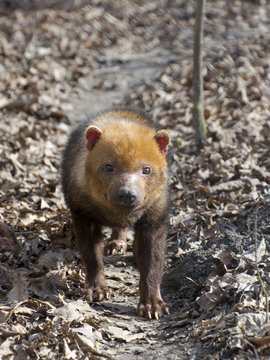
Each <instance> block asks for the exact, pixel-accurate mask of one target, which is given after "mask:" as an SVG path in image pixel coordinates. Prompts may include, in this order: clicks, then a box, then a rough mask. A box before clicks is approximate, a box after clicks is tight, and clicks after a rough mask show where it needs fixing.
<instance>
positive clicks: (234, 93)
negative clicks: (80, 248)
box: [0, 0, 270, 360]
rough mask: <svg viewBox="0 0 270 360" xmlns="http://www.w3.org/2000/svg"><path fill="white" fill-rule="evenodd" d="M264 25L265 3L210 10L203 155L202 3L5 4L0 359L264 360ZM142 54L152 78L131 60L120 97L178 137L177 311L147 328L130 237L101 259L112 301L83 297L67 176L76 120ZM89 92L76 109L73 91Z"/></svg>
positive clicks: (217, 5)
mask: <svg viewBox="0 0 270 360" xmlns="http://www.w3.org/2000/svg"><path fill="white" fill-rule="evenodd" d="M269 19H270V4H269V2H267V1H263V0H261V1H239V0H237V1H221V0H220V1H215V2H212V1H209V2H208V3H207V8H206V19H205V57H204V61H205V68H204V81H205V84H204V87H205V89H204V91H205V117H206V121H207V126H208V142H207V144H206V146H205V147H204V149H203V150H202V151H201V152H200V153H198V152H197V149H196V147H195V146H194V132H193V129H192V118H191V110H192V103H191V81H192V31H193V25H194V8H193V3H192V2H188V1H184V0H179V1H162V0H158V1H143V0H138V1H135V2H130V1H118V0H117V1H113V2H112V1H109V0H106V1H102V2H99V1H91V2H86V1H82V0H70V1H60V0H59V1H48V0H47V1H42V2H41V1H38V0H36V1H27V0H23V1H20V2H19V1H15V0H14V1H12V0H6V1H3V2H1V4H0V111H1V120H0V213H1V215H0V216H1V218H0V220H2V222H1V223H0V258H1V265H0V299H1V304H0V323H1V324H0V357H1V358H2V359H16V360H23V359H32V358H34V359H94V358H104V359H106V358H112V359H116V358H117V359H126V358H127V357H128V358H130V359H137V358H141V357H142V356H143V358H144V359H156V358H161V359H185V358H186V359H192V358H198V359H199V358H202V359H203V358H205V359H219V358H222V359H226V358H228V359H229V358H230V359H232V358H233V359H244V358H247V357H250V358H261V359H263V358H265V359H267V358H268V356H269V355H267V354H269V350H270V319H269V315H268V312H267V308H268V307H269V303H268V295H267V294H269V286H270V277H269V270H270V255H269V250H270V248H269V243H270V209H269V200H270V108H269V103H270V90H269V89H270V32H269V26H270V21H269ZM149 54H150V55H149ZM149 59H150V60H149ZM133 61H136V66H137V67H136V68H135V67H134V69H133V70H134V74H135V72H136V76H137V74H138V72H139V71H138V69H139V70H140V69H144V64H145V63H146V62H147V63H148V65H149V61H150V65H149V68H151V61H152V62H153V65H152V68H154V71H156V76H155V79H154V80H153V78H151V79H150V80H149V78H147V76H148V74H149V73H148V72H147V71H146V72H145V73H143V74H144V75H143V77H144V78H142V79H140V81H139V83H138V81H137V82H136V79H133V80H132V71H133V70H132V67H131V70H130V71H129V73H128V76H129V78H128V79H129V82H128V88H127V87H124V86H122V87H121V89H125V91H124V92H123V91H122V95H121V96H122V97H121V99H120V98H119V99H118V101H117V102H120V101H121V103H122V104H127V105H133V106H134V105H135V106H138V107H141V108H143V109H145V110H146V111H147V112H149V113H150V114H151V116H152V117H153V118H154V120H155V121H156V122H158V123H159V124H160V125H161V126H162V127H166V128H167V129H169V131H170V133H171V136H172V138H173V146H172V149H171V188H172V212H171V228H170V234H169V236H168V254H167V266H166V271H165V276H164V284H163V293H164V296H165V299H166V300H167V302H168V304H169V305H170V307H171V315H169V316H167V317H163V318H162V319H160V320H159V321H151V322H149V321H146V320H143V319H139V318H137V317H136V315H135V305H136V302H137V297H138V285H137V284H138V273H137V270H136V269H135V268H134V266H133V262H132V256H131V247H130V246H129V247H128V252H127V253H126V254H125V255H115V256H106V257H105V263H106V267H107V275H108V283H109V286H110V288H111V289H112V297H111V301H108V302H105V303H100V304H95V305H92V304H91V305H90V304H88V303H87V302H86V301H84V300H83V292H82V286H83V278H84V274H83V271H82V270H81V264H80V261H79V256H78V253H77V251H76V247H75V246H74V241H73V238H72V229H71V225H70V220H69V216H68V212H67V211H66V207H65V204H64V202H63V196H62V193H61V187H60V183H59V178H60V176H59V162H60V157H61V150H62V148H63V145H64V143H65V141H66V139H67V136H68V133H69V131H70V127H71V126H72V124H73V119H74V117H76V116H75V115H74V114H75V113H76V114H78V113H82V114H81V115H82V116H84V115H85V114H84V112H85V109H86V108H87V107H88V103H89V107H88V113H91V111H92V108H95V104H94V103H92V104H91V98H92V97H94V94H96V93H98V94H100V99H99V101H98V103H100V106H101V107H107V106H108V105H110V103H108V97H106V96H107V94H112V93H113V92H114V91H115V92H116V91H117V92H118V93H119V94H120V93H121V91H120V92H119V83H120V82H122V83H123V84H124V83H125V76H127V75H126V74H127V73H125V74H123V76H122V77H121V69H123V68H126V66H128V65H130V64H133ZM157 63H159V67H157V68H156V65H157ZM155 69H157V70H155ZM113 71H115V72H116V73H117V75H115V73H113V76H112V72H113ZM136 76H135V77H136ZM121 89H120V90H121ZM86 94H89V95H87V96H89V99H88V100H87V102H86V106H85V107H84V110H82V109H81V108H80V107H79V108H78V107H77V102H76V101H75V100H76V99H77V97H78V96H85V98H86ZM95 99H96V98H95ZM112 99H113V100H112V101H111V102H115V98H112ZM95 102H96V100H95ZM5 224H7V225H8V226H7V225H5ZM14 231H15V234H16V236H15V234H14ZM142 354H143V355H142Z"/></svg>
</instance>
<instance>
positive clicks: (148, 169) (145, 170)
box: [142, 166, 152, 175]
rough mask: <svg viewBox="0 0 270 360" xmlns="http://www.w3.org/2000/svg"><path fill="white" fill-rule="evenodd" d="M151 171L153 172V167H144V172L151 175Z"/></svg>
mask: <svg viewBox="0 0 270 360" xmlns="http://www.w3.org/2000/svg"><path fill="white" fill-rule="evenodd" d="M151 172H152V169H151V168H150V167H149V166H145V167H144V168H143V169H142V173H143V174H144V175H149V174H151Z"/></svg>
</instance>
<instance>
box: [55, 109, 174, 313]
mask: <svg viewBox="0 0 270 360" xmlns="http://www.w3.org/2000/svg"><path fill="white" fill-rule="evenodd" d="M168 144H169V135H168V133H167V132H166V131H165V130H156V129H155V127H154V125H153V124H152V123H151V121H150V120H149V119H147V117H146V116H145V115H144V114H143V113H141V112H140V111H134V110H129V109H125V108H119V109H112V110H108V111H105V112H103V113H100V114H98V115H97V116H96V117H94V118H93V119H92V120H90V121H88V122H87V123H84V124H81V125H79V126H78V128H77V129H75V130H74V131H73V132H72V133H71V135H70V138H69V141H68V143H67V145H66V148H65V150H64V153H63V162H62V183H63V192H64V196H65V200H66V203H67V205H68V207H69V208H70V210H71V215H72V221H73V227H74V233H75V237H76V241H77V244H78V248H79V252H80V256H81V260H82V262H83V264H84V266H85V276H86V280H85V289H86V293H87V297H88V299H89V300H90V301H99V300H102V299H108V296H109V291H108V288H107V286H106V281H105V277H104V264H103V259H102V256H103V248H104V244H103V236H102V233H101V229H102V226H110V227H111V228H112V236H111V239H110V242H109V245H108V248H107V249H108V252H111V253H113V252H114V251H115V250H116V249H120V250H121V249H123V250H125V249H126V243H125V240H126V233H127V229H128V228H129V227H133V228H134V244H133V253H134V256H135V261H136V263H137V266H138V268H139V271H140V300H139V305H138V308H137V313H138V314H139V315H140V316H144V317H146V318H149V319H151V318H152V317H154V318H159V317H160V316H161V315H162V314H163V313H168V308H167V306H166V304H165V303H164V301H163V300H162V297H161V294H160V283H161V278H162V273H163V266H164V257H165V255H164V254H165V241H166V233H167V225H168V198H169V196H168V175H167V162H166V152H167V147H168Z"/></svg>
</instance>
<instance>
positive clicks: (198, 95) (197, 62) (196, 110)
mask: <svg viewBox="0 0 270 360" xmlns="http://www.w3.org/2000/svg"><path fill="white" fill-rule="evenodd" d="M196 2H197V4H196V21H195V29H194V50H193V125H194V129H195V135H196V142H197V145H198V146H199V147H202V146H203V143H204V141H205V140H206V133H207V130H206V124H205V119H204V108H203V78H202V51H203V22H204V9H205V2H206V0H196Z"/></svg>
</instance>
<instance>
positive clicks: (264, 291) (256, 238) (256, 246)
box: [254, 203, 269, 323]
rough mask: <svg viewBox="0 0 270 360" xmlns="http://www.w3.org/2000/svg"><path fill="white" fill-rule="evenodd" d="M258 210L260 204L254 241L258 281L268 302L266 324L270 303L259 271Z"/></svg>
mask: <svg viewBox="0 0 270 360" xmlns="http://www.w3.org/2000/svg"><path fill="white" fill-rule="evenodd" d="M258 210H259V203H258V204H257V206H256V210H255V220H254V241H255V265H256V270H257V275H258V279H259V282H260V285H261V289H262V293H263V295H264V296H265V301H266V317H265V323H268V317H269V301H268V294H267V291H266V289H265V286H264V283H263V279H262V277H261V274H260V271H259V265H258V254H257V249H258Z"/></svg>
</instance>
